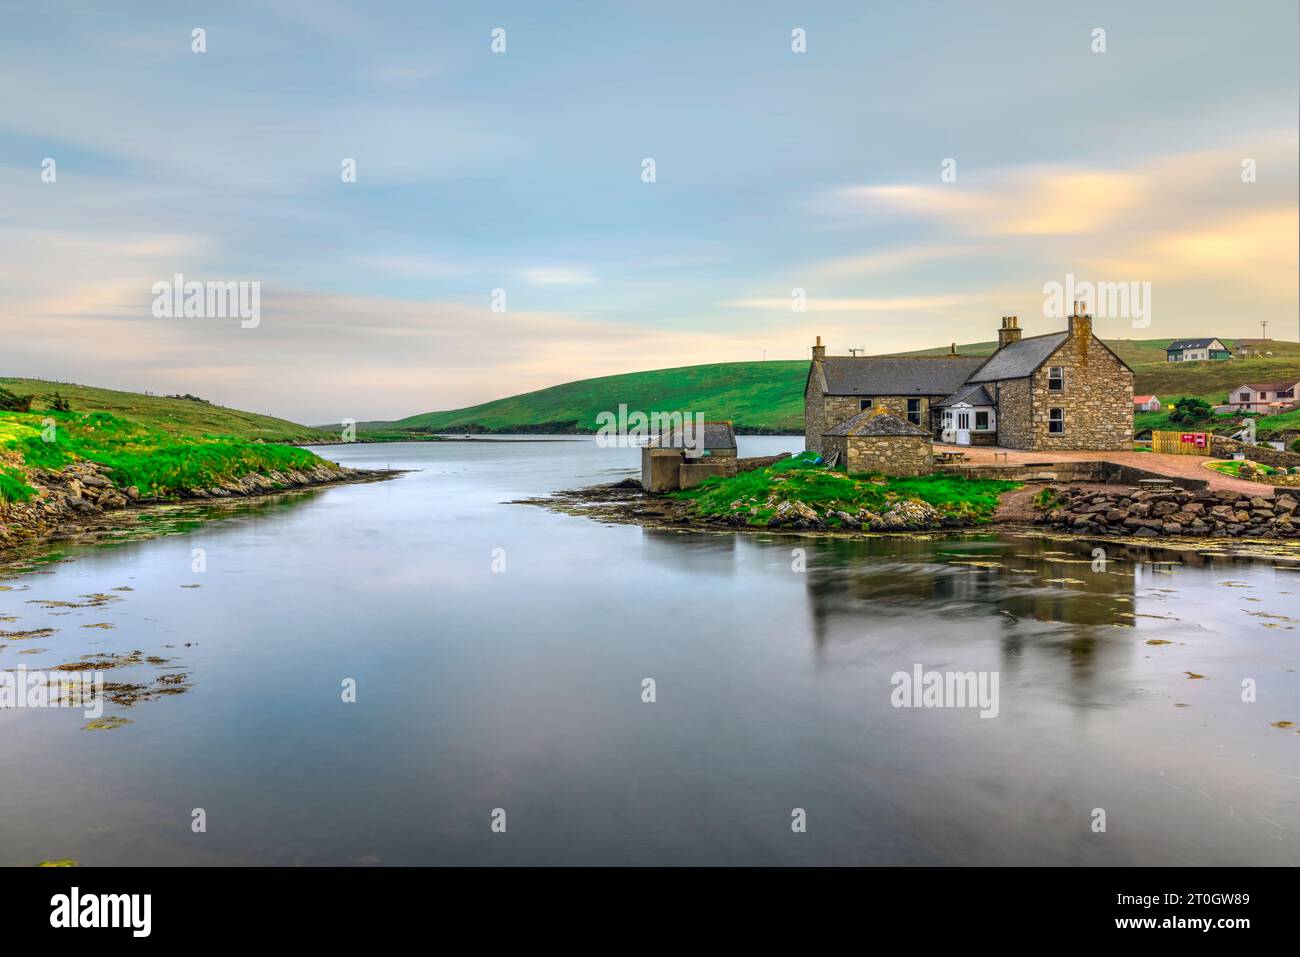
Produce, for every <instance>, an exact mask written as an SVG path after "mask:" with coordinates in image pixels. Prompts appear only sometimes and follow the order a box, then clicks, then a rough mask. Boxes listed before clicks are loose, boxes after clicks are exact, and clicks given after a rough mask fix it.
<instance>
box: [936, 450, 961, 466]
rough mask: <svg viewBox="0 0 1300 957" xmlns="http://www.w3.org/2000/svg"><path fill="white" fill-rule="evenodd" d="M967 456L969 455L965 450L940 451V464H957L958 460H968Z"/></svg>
mask: <svg viewBox="0 0 1300 957" xmlns="http://www.w3.org/2000/svg"><path fill="white" fill-rule="evenodd" d="M966 458H967V456H966V453H965V452H940V453H939V464H940V465H954V464H956V463H957V462H965V461H966Z"/></svg>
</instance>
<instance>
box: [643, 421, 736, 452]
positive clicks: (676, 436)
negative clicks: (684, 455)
mask: <svg viewBox="0 0 1300 957" xmlns="http://www.w3.org/2000/svg"><path fill="white" fill-rule="evenodd" d="M698 440H699V435H698V434H697V433H696V431H695V427H694V425H690V426H683V427H682V428H677V429H673V431H671V432H668V433H665V434H662V435H656V436H655V437H654V438H652V439H651V440H650V441H649V443H647V444H648V445H650V446H651V447H652V448H656V449H684V448H686V447H687V446H688V445H690V446H691V447H696V446H697V445H698ZM702 447H703V448H706V449H734V448H735V447H736V433H735V430H734V429H732V427H731V423H730V422H705V423H704V445H703V446H702Z"/></svg>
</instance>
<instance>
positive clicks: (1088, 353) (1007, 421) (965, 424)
mask: <svg viewBox="0 0 1300 957" xmlns="http://www.w3.org/2000/svg"><path fill="white" fill-rule="evenodd" d="M872 409H883V410H884V411H886V412H888V413H890V414H891V415H895V416H898V417H899V418H901V419H903V420H904V421H906V422H909V423H910V424H912V425H915V426H919V427H921V428H923V429H926V430H927V431H929V432H930V434H931V435H932V436H933V437H935V438H948V439H950V440H953V441H956V442H958V443H959V444H996V445H999V446H1003V447H1005V448H1012V449H1022V450H1028V451H1037V450H1043V451H1048V450H1053V449H1056V450H1067V449H1068V450H1079V449H1086V450H1098V451H1118V450H1127V449H1131V448H1132V443H1133V370H1132V369H1130V368H1129V366H1128V365H1127V364H1126V363H1125V362H1124V361H1123V360H1122V359H1120V358H1119V356H1117V355H1115V353H1114V352H1112V351H1111V350H1110V349H1109V348H1108V347H1107V346H1106V345H1105V344H1104V343H1103V342H1102V341H1101V340H1100V339H1098V338H1097V337H1096V336H1095V335H1093V333H1092V317H1091V316H1089V315H1087V314H1086V313H1085V312H1084V310H1083V304H1082V303H1075V309H1074V315H1072V316H1070V318H1069V320H1068V325H1067V328H1066V329H1065V331H1063V332H1054V333H1049V334H1047V335H1042V336H1032V337H1030V338H1028V339H1026V338H1022V336H1021V330H1020V325H1019V320H1018V319H1017V318H1016V317H1015V316H1004V317H1003V319H1002V327H1001V328H1000V329H999V330H998V348H997V350H996V351H995V352H994V353H993V354H992V355H991V356H987V357H979V356H960V355H957V354H956V352H955V349H954V351H953V352H952V353H951V354H949V355H946V356H925V357H921V356H834V357H828V356H827V355H826V349H825V347H824V346H823V345H822V344H821V339H820V337H818V340H817V345H815V346H814V347H813V360H812V363H811V365H810V366H809V370H808V379H807V382H806V384H805V387H804V442H805V445H806V446H807V447H808V448H809V449H812V450H814V451H817V452H820V453H821V454H823V455H825V454H826V445H825V439H824V437H825V435H826V434H827V433H828V432H829V431H830V430H831V429H832V428H833V427H835V426H836V425H838V424H839V423H841V422H844V421H847V420H848V419H850V418H853V417H854V416H856V415H858V414H859V413H861V412H864V411H868V410H872Z"/></svg>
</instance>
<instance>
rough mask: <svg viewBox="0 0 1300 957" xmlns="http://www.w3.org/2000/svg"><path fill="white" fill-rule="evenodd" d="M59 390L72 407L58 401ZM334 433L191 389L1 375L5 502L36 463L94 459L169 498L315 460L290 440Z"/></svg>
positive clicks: (119, 478)
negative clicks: (192, 393)
mask: <svg viewBox="0 0 1300 957" xmlns="http://www.w3.org/2000/svg"><path fill="white" fill-rule="evenodd" d="M26 397H30V399H31V401H30V406H29V407H27V408H24V406H28V403H27V401H25V400H26ZM60 399H62V400H64V401H65V402H66V403H67V406H68V407H67V408H59V406H60V405H61V403H60V402H59V400H60ZM15 400H21V401H15ZM6 406H10V407H6ZM12 406H18V407H17V408H13V407H12ZM335 438H337V436H331V435H330V433H328V432H324V431H321V430H319V429H311V428H308V427H307V426H304V425H298V424H297V423H295V422H289V421H286V420H285V419H277V418H273V417H271V416H267V415H258V414H256V413H253V412H243V411H240V410H239V409H227V408H224V407H222V406H215V405H209V404H208V403H205V402H199V401H194V400H191V399H168V398H163V397H161V396H149V395H139V394H136V393H133V392H116V391H114V390H112V389H97V388H93V387H91V386H81V385H67V384H64V383H53V382H46V381H44V380H40V379H14V378H0V512H2V511H3V506H4V505H5V503H13V502H18V503H21V502H27V501H30V500H31V499H32V498H33V497H34V496H35V495H37V489H36V487H35V484H36V483H35V481H34V476H33V471H34V470H39V469H47V470H58V469H61V468H63V467H64V466H66V465H70V464H72V463H75V462H78V461H90V462H97V463H100V464H101V465H105V466H108V467H109V469H110V472H109V476H110V480H111V482H112V484H113V485H114V486H116V487H117V488H119V489H121V490H124V491H125V490H127V489H129V488H134V489H136V490H138V493H139V494H140V495H143V496H145V497H156V498H173V497H176V496H178V495H181V494H183V493H184V492H185V491H186V490H188V489H193V488H211V487H213V486H216V485H220V484H222V483H223V482H227V481H230V480H233V479H238V478H240V477H241V476H244V475H247V474H249V473H254V472H256V473H260V474H263V475H268V474H270V473H272V472H282V471H285V470H293V469H310V468H314V467H316V466H319V465H322V464H323V462H322V460H321V459H320V458H318V457H317V456H315V455H313V454H312V453H311V452H309V451H307V450H306V449H302V448H297V447H295V446H292V445H289V444H287V443H291V442H310V441H330V440H332V439H335ZM330 467H331V468H333V466H330Z"/></svg>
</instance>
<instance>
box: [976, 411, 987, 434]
mask: <svg viewBox="0 0 1300 957" xmlns="http://www.w3.org/2000/svg"><path fill="white" fill-rule="evenodd" d="M988 430H989V414H988V413H987V412H976V413H975V431H976V432H987V431H988Z"/></svg>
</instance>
